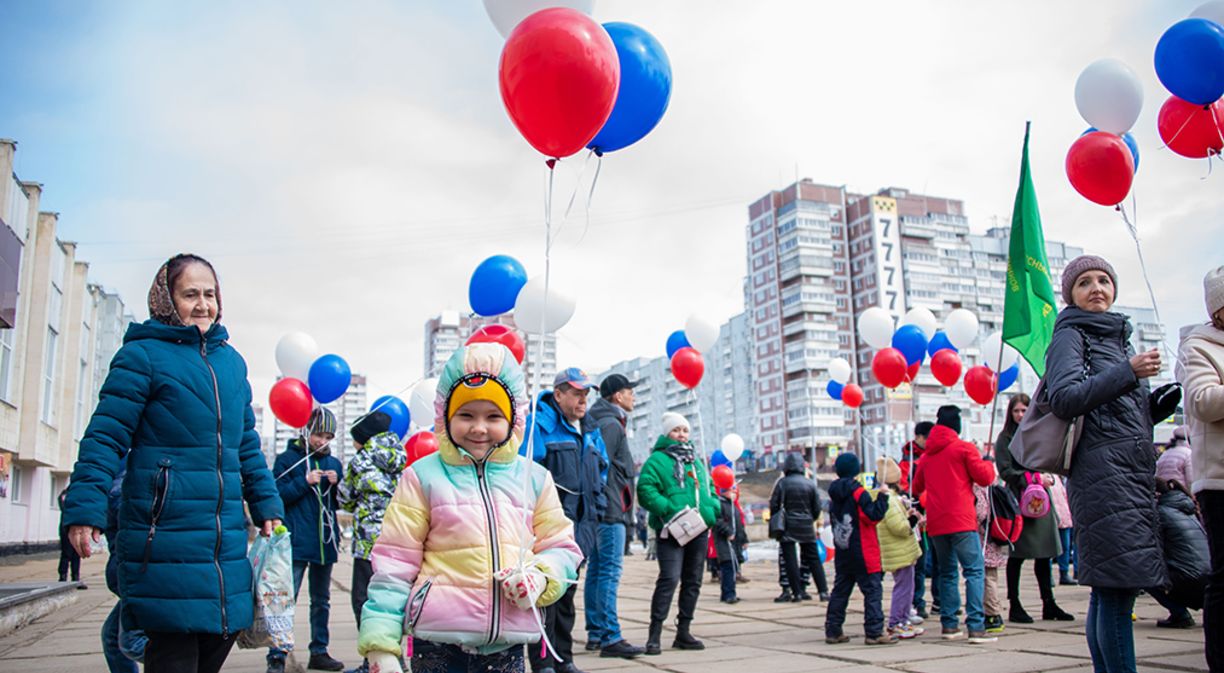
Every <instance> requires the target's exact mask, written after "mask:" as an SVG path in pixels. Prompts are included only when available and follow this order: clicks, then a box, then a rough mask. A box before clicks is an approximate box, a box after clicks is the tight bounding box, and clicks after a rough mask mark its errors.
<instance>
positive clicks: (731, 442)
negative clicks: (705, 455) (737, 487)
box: [710, 432, 744, 470]
mask: <svg viewBox="0 0 1224 673" xmlns="http://www.w3.org/2000/svg"><path fill="white" fill-rule="evenodd" d="M742 455H744V438H743V437H740V436H739V435H737V434H735V433H734V432H732V433H728V434H727V435H726V436H725V437H723V438H722V442H721V443H720V444H719V448H718V449H717V450H715V451H714V453H712V454H710V467H711V468H716V467H720V466H725V467H727V468H729V469H731V470H734V469H735V461H737V460H739V459H740V456H742Z"/></svg>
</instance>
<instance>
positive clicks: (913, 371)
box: [905, 360, 922, 383]
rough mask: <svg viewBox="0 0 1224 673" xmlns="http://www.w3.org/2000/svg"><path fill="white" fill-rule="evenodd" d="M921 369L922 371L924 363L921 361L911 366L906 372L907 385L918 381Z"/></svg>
mask: <svg viewBox="0 0 1224 673" xmlns="http://www.w3.org/2000/svg"><path fill="white" fill-rule="evenodd" d="M921 369H922V361H921V360H919V361H918V362H915V363H914V364H912V365H910V366H909V368H908V369H906V370H905V381H906V382H907V383H913V382H914V381H917V380H918V372H919V371H920V370H921Z"/></svg>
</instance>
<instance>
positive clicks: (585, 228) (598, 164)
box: [578, 152, 603, 243]
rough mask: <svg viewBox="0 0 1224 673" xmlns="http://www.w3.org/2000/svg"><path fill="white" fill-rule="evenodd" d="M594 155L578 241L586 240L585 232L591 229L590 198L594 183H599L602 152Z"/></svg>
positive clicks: (591, 197) (593, 192)
mask: <svg viewBox="0 0 1224 673" xmlns="http://www.w3.org/2000/svg"><path fill="white" fill-rule="evenodd" d="M595 157H596V159H595V177H593V178H591V189H590V191H588V192H587V201H586V224H585V225H584V226H583V227H582V235H581V236H579V237H578V242H579V243H582V242H583V241H584V240H586V235H587V232H588V231H590V230H591V199H593V198H594V197H595V185H597V184H599V170H600V169H601V168H603V152H596V153H595Z"/></svg>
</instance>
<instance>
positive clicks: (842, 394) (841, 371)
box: [825, 358, 863, 409]
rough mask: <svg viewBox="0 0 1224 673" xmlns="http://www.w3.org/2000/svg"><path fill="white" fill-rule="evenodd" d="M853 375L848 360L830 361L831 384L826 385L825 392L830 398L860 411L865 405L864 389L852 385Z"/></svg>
mask: <svg viewBox="0 0 1224 673" xmlns="http://www.w3.org/2000/svg"><path fill="white" fill-rule="evenodd" d="M853 373H854V372H853V371H852V370H851V369H850V363H849V362H847V361H846V358H833V359H832V360H829V382H828V383H827V384H825V390H826V391H827V392H828V393H829V397H832V398H833V399H835V400H841V402H842V404H845V405H846V406H848V407H850V408H851V409H858V408H859V407H860V406H862V404H863V388H862V387H861V386H860V385H859V384H857V383H850V377H851V376H852V375H853Z"/></svg>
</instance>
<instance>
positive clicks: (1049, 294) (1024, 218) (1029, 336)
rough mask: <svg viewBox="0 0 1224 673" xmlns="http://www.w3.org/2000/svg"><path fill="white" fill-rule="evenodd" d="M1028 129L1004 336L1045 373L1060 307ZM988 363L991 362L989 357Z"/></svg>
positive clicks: (1009, 256) (1014, 219) (1015, 212)
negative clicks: (1031, 165)
mask: <svg viewBox="0 0 1224 673" xmlns="http://www.w3.org/2000/svg"><path fill="white" fill-rule="evenodd" d="M1028 146H1029V129H1028V125H1027V124H1026V125H1025V128H1024V158H1023V159H1022V161H1021V163H1020V187H1019V189H1017V190H1016V205H1015V208H1014V209H1013V210H1012V226H1011V242H1010V245H1009V248H1008V254H1007V287H1006V289H1005V290H1004V302H1003V341H1004V342H1005V343H1007V344H1010V345H1011V346H1012V347H1013V348H1015V349H1016V350H1017V351H1019V352H1020V355H1021V356H1022V357H1023V358H1024V359H1025V360H1028V363H1029V364H1030V365H1032V366H1033V370H1034V371H1036V372H1037V375H1038V376H1045V354H1046V349H1047V348H1049V347H1050V339H1051V338H1052V337H1053V335H1054V320H1055V319H1056V318H1057V317H1058V308H1057V305H1056V304H1055V299H1054V287H1053V286H1052V285H1051V284H1050V264H1049V260H1048V259H1047V258H1046V246H1045V235H1044V234H1043V233H1042V232H1041V214H1040V213H1038V212H1037V193H1036V192H1035V191H1033V177H1032V174H1031V173H1029V151H1028ZM991 366H992V367H993V366H995V365H994V364H993V363H991Z"/></svg>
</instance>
